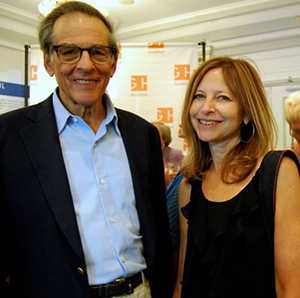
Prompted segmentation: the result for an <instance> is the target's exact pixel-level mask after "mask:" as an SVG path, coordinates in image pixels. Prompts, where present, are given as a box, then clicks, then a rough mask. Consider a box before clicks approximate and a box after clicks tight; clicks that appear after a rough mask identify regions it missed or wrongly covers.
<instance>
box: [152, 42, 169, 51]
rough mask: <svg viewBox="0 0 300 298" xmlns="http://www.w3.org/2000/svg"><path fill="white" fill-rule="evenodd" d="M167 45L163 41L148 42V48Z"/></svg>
mask: <svg viewBox="0 0 300 298" xmlns="http://www.w3.org/2000/svg"><path fill="white" fill-rule="evenodd" d="M164 47H165V44H164V43H163V42H150V43H148V48H151V49H153V48H155V49H157V48H164Z"/></svg>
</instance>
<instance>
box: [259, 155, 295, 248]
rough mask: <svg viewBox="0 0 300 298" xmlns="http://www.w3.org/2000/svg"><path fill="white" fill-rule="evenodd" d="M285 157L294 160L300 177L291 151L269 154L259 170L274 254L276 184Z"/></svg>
mask: <svg viewBox="0 0 300 298" xmlns="http://www.w3.org/2000/svg"><path fill="white" fill-rule="evenodd" d="M284 156H288V157H290V158H291V159H292V160H294V162H295V163H296V165H297V167H298V170H299V175H300V166H299V162H298V159H297V157H296V155H295V154H294V153H293V152H292V151H290V150H286V151H270V152H268V153H267V154H266V155H265V157H264V159H263V161H262V164H261V166H260V170H259V197H260V202H261V205H262V211H263V216H264V220H265V225H266V228H267V233H268V237H269V240H270V245H271V248H272V250H271V251H272V253H273V243H274V215H275V209H276V183H277V177H278V171H279V166H280V163H281V161H282V159H283V157H284Z"/></svg>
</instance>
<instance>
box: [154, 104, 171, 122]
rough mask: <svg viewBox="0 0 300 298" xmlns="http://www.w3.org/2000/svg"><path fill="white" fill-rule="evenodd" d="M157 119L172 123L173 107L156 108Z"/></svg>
mask: <svg viewBox="0 0 300 298" xmlns="http://www.w3.org/2000/svg"><path fill="white" fill-rule="evenodd" d="M157 120H158V121H160V122H162V123H173V108H171V107H169V108H157Z"/></svg>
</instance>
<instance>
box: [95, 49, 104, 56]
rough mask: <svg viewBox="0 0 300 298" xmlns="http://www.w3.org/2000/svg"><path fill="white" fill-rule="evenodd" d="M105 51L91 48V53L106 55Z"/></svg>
mask: <svg viewBox="0 0 300 298" xmlns="http://www.w3.org/2000/svg"><path fill="white" fill-rule="evenodd" d="M106 54H107V53H106V51H105V50H101V49H93V55H96V56H106Z"/></svg>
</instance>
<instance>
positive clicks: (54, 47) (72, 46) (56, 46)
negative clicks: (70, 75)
mask: <svg viewBox="0 0 300 298" xmlns="http://www.w3.org/2000/svg"><path fill="white" fill-rule="evenodd" d="M61 47H70V48H76V49H78V50H79V51H80V55H79V57H78V60H77V61H76V62H66V61H62V62H63V63H67V64H73V63H77V62H78V61H80V59H81V57H82V52H83V51H88V53H89V56H90V59H91V60H92V61H93V62H94V63H96V64H106V63H108V62H109V61H107V62H103V63H102V62H99V61H94V60H93V58H92V56H91V49H94V48H106V49H109V50H110V53H111V54H112V57H113V56H116V55H117V52H118V51H117V48H115V47H110V46H104V45H94V46H92V47H90V48H81V47H78V46H76V45H71V44H62V45H51V46H50V49H51V50H54V51H55V52H56V54H57V57H58V59H60V57H59V55H58V51H59V49H60V48H61ZM112 57H111V58H112Z"/></svg>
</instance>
